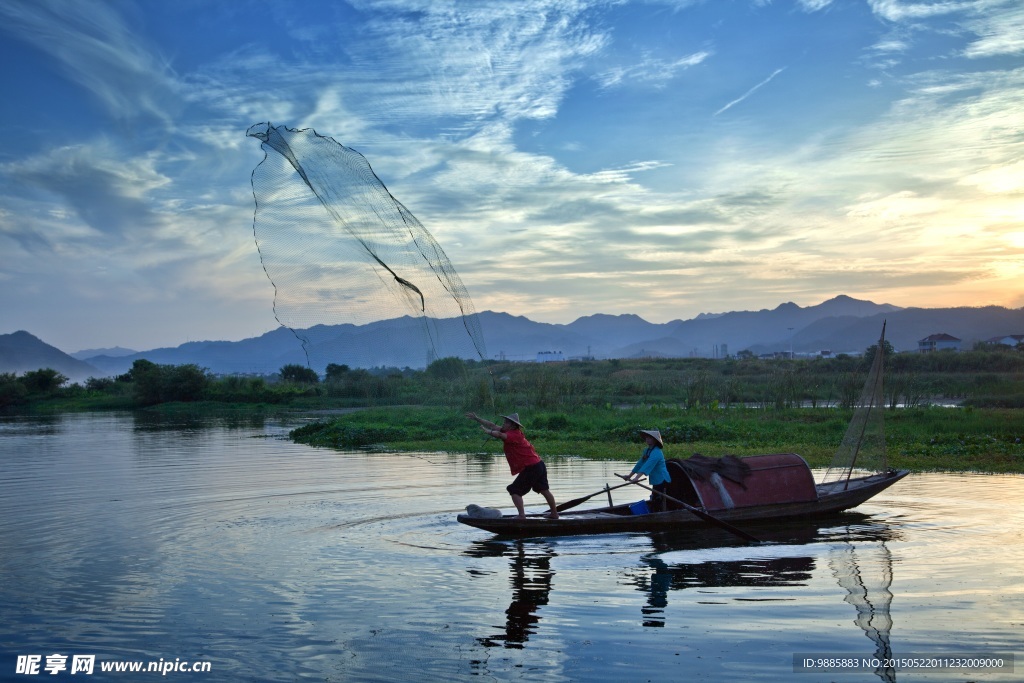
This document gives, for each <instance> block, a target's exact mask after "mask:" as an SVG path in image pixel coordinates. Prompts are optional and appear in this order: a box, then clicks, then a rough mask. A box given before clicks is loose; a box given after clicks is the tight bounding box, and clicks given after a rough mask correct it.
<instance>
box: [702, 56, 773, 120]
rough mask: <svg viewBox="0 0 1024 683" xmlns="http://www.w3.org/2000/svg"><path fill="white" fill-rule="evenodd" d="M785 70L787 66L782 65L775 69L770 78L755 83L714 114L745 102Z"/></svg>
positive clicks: (715, 114) (716, 114)
mask: <svg viewBox="0 0 1024 683" xmlns="http://www.w3.org/2000/svg"><path fill="white" fill-rule="evenodd" d="M785 70H786V67H782V68H779V69H776V70H775V71H773V72H772V73H771V75H770V76H768V78H766V79H764V80H763V81H761V82H760V83H758V84H757V85H755V86H754V87H753V88H751V89H750V90H748V91H747V92H745V93H743V94H742V95H740V96H739V97H737V98H736V99H735V100H733V101H732V102H729V103H728V104H726V105H725V106H724V107H722V108H721V109H719V110H718V111H716V112H715V113H714V114H712V116H718V115H719V114H722V113H724V112H727V111H729V110H730V109H732V108H733V107H735V106H736V105H737V104H739V103H741V102H743V101H744V100H746V99H747V98H748V97H750V96H751V95H753V94H754V93H755V92H757V91H758V90H760V89H761V88H763V87H764V86H766V85H768V84H769V83H771V82H772V80H773V79H774V78H775V77H776V76H778V75H779V74H780V73H782V72H783V71H785Z"/></svg>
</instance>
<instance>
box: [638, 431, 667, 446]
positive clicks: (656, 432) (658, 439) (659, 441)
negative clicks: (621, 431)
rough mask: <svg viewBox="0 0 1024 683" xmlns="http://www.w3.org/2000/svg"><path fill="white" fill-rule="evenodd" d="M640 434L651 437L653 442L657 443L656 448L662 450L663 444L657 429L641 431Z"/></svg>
mask: <svg viewBox="0 0 1024 683" xmlns="http://www.w3.org/2000/svg"><path fill="white" fill-rule="evenodd" d="M640 433H641V434H649V435H650V436H653V437H654V439H655V441H657V442H658V448H663V447H664V446H665V442H664V441H662V440H661V432H659V431H658V430H657V429H641V430H640Z"/></svg>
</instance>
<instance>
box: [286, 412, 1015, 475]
mask: <svg viewBox="0 0 1024 683" xmlns="http://www.w3.org/2000/svg"><path fill="white" fill-rule="evenodd" d="M481 415H483V416H484V417H490V419H496V420H497V416H496V415H495V416H488V415H486V414H484V413H481ZM851 415H852V411H851V410H847V409H840V408H793V409H784V410H762V409H756V408H730V409H727V410H700V411H694V410H687V409H683V408H673V407H657V406H655V407H647V408H630V409H615V408H610V409H608V408H606V409H602V408H581V409H579V410H574V411H566V412H544V411H537V412H530V413H526V412H522V413H521V415H520V416H521V417H522V419H523V423H524V425H525V429H526V435H527V438H528V439H530V441H531V442H532V443H533V444H534V446H535V447H536V448H537V451H538V452H539V453H540V454H541V455H542V457H544V458H549V459H550V458H556V457H587V458H595V459H607V460H622V461H632V460H635V459H636V458H637V457H638V456H639V454H640V450H641V442H640V439H639V438H638V437H637V430H639V429H651V428H657V429H660V430H661V433H662V436H663V437H664V439H665V454H666V456H667V457H681V458H685V457H689V456H690V455H692V454H693V453H702V454H704V455H710V456H721V455H727V454H733V455H753V454H756V453H772V452H795V453H799V454H800V455H802V456H803V457H804V458H805V459H806V460H807V461H808V463H809V464H810V465H811V466H812V467H824V466H827V465H828V463H829V462H830V461H831V458H832V454H833V453H834V452H835V450H836V448H837V447H838V446H839V443H840V441H841V440H842V436H843V433H844V432H845V431H846V427H847V424H848V423H849V420H850V417H851ZM499 421H500V420H499ZM291 437H292V439H294V440H295V441H297V442H300V443H306V444H310V445H313V446H324V447H330V448H337V449H346V450H349V449H378V450H390V451H426V452H456V453H493V454H496V455H497V454H499V453H501V447H500V444H499V443H498V442H497V441H496V440H494V439H489V438H487V437H486V436H485V435H484V434H483V433H482V432H481V431H480V429H479V427H478V426H477V425H476V424H475V423H474V422H472V421H471V420H469V419H467V418H466V417H465V415H464V413H463V412H462V411H459V410H453V409H448V408H440V407H388V408H369V409H366V410H360V411H356V412H352V413H349V414H346V415H340V416H337V417H333V418H331V419H327V420H323V421H318V422H315V423H311V424H309V425H306V426H303V427H300V428H298V429H295V430H293V431H292V432H291ZM886 443H887V449H888V453H889V461H890V464H891V466H893V467H896V468H906V469H910V470H913V471H957V472H966V471H973V472H989V473H1024V414H1022V413H1021V411H1019V410H1009V409H978V408H938V407H926V408H906V409H895V410H889V411H887V412H886Z"/></svg>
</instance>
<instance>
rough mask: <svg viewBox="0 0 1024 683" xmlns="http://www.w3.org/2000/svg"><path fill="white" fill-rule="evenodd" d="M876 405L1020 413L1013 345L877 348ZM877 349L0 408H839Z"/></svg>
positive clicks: (297, 375)
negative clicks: (879, 391)
mask: <svg viewBox="0 0 1024 683" xmlns="http://www.w3.org/2000/svg"><path fill="white" fill-rule="evenodd" d="M886 346H887V348H886V349H885V350H886V351H887V353H886V379H885V387H886V400H887V402H889V403H890V405H892V406H897V405H901V406H914V405H921V404H924V403H928V402H931V401H936V400H954V401H958V402H963V403H966V404H969V405H978V406H990V407H1011V408H1022V407H1024V347H1018V348H1016V349H1012V348H1005V347H987V346H979V347H976V348H975V349H972V350H970V351H963V352H953V351H940V352H934V353H927V354H921V353H909V352H905V353H892V348H891V345H889V344H888V342H886ZM876 352H877V347H875V346H872V347H870V348H868V349H867V350H866V352H865V353H864V354H863V355H861V356H849V355H842V354H841V355H838V356H836V357H833V358H816V359H761V358H750V357H747V358H725V359H706V358H685V359H684V358H646V359H612V360H600V361H568V362H559V363H523V362H504V361H502V362H499V361H484V362H478V361H465V360H461V359H458V358H442V359H439V360H436V361H434V362H433V363H431V364H430V365H429V366H428V367H427V368H426V369H424V370H414V369H410V368H386V367H381V368H373V369H363V368H350V367H348V366H347V365H342V364H336V363H332V364H329V365H327V366H326V368H325V372H324V373H323V374H318V373H317V372H315V371H314V370H312V369H310V368H308V367H306V366H303V365H297V364H292V365H285V366H283V367H281V368H280V370H279V371H278V372H277V373H275V374H274V375H270V376H262V377H253V376H241V375H229V376H215V375H213V374H212V373H210V372H209V371H208V370H206V369H204V368H200V367H199V366H197V365H194V364H187V365H158V364H156V363H153V362H151V361H148V360H144V359H142V360H136V361H135V362H134V363H133V364H132V367H131V369H130V370H129V371H128V372H126V373H124V374H122V375H119V376H116V377H101V378H96V377H92V378H89V379H88V380H86V381H85V382H83V383H69V381H68V378H67V377H66V376H64V375H63V374H61V373H59V372H57V371H55V370H53V369H49V368H43V369H39V370H33V371H29V372H25V373H23V374H22V375H20V376H18V375H15V374H13V373H0V408H5V409H9V410H10V409H17V408H19V407H20V406H26V405H35V404H43V403H47V402H50V403H54V402H60V403H63V404H64V405H66V406H68V407H74V406H80V407H84V408H100V409H102V408H122V409H131V408H136V407H146V406H152V405H156V404H160V403H168V402H197V401H211V402H220V403H267V404H283V403H291V402H296V401H302V402H305V403H307V404H312V403H317V402H319V403H322V404H324V405H332V406H375V405H399V404H401V405H443V406H448V407H453V408H462V407H485V406H489V405H490V406H495V407H498V406H507V407H510V409H511V407H516V408H525V407H534V408H544V409H554V408H558V409H573V408H578V407H583V406H608V405H641V404H673V405H681V406H684V407H687V408H701V407H704V408H708V407H719V408H720V407H728V406H730V405H736V404H744V405H754V406H758V407H763V408H791V407H797V406H812V407H815V406H839V407H848V406H850V405H852V403H853V401H855V400H856V397H857V395H858V394H859V392H860V388H861V386H862V384H863V381H864V377H865V375H866V372H867V369H868V368H869V367H870V365H871V361H872V359H873V358H874V354H875V353H876Z"/></svg>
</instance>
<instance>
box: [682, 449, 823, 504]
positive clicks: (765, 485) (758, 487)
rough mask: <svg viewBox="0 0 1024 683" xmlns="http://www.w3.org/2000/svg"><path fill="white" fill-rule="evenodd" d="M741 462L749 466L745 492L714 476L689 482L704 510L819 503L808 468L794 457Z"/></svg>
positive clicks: (780, 455) (756, 457) (785, 455)
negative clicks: (808, 502)
mask: <svg viewBox="0 0 1024 683" xmlns="http://www.w3.org/2000/svg"><path fill="white" fill-rule="evenodd" d="M741 459H742V460H743V462H745V463H746V464H747V465H749V466H750V476H748V477H747V478H746V479H745V480H744V481H743V484H744V486H746V488H744V487H743V486H740V485H739V484H737V483H736V482H734V481H730V480H729V479H725V478H723V477H719V476H718V475H717V474H714V475H711V477H709V478H708V479H705V480H700V479H697V478H696V477H691V478H690V481H691V483H692V484H693V488H694V489H695V490H696V491H697V495H698V496H700V499H701V503H702V504H703V505H704V508H705V509H706V510H725V509H728V508H734V507H735V508H742V507H751V506H754V505H773V504H776V503H802V502H807V501H812V500H817V499H818V492H817V490H816V489H815V488H814V476H813V475H812V474H811V468H810V467H808V465H807V461H806V460H804V459H803V458H801V457H800V456H799V455H797V454H796V453H775V454H772V455H754V456H751V457H748V458H741Z"/></svg>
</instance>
